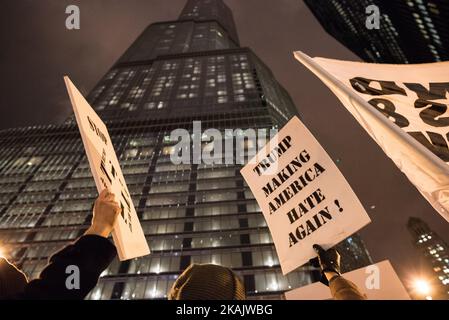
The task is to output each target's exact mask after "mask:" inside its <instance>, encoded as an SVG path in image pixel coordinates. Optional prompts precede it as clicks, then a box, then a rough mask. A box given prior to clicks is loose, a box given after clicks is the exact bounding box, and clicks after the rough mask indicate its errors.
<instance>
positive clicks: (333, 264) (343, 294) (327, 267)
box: [310, 244, 366, 300]
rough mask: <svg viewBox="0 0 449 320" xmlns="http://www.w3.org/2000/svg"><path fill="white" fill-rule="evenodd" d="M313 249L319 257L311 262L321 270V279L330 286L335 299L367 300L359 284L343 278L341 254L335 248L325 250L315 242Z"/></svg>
mask: <svg viewBox="0 0 449 320" xmlns="http://www.w3.org/2000/svg"><path fill="white" fill-rule="evenodd" d="M313 249H314V250H315V252H316V253H317V255H318V257H317V258H314V259H312V260H310V262H311V264H312V265H313V266H315V267H319V268H320V270H321V279H320V281H321V282H322V283H324V284H325V285H326V286H328V287H329V289H330V290H331V294H332V297H333V298H334V300H366V297H365V295H363V294H362V293H361V292H360V291H359V289H358V288H357V286H356V285H355V284H354V283H352V282H351V281H349V280H347V279H345V278H343V277H342V276H341V272H340V254H339V253H338V251H337V250H335V249H329V250H327V251H326V250H324V249H323V248H322V247H321V246H319V245H317V244H315V245H313Z"/></svg>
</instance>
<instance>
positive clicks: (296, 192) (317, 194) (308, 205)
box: [241, 117, 370, 274]
mask: <svg viewBox="0 0 449 320" xmlns="http://www.w3.org/2000/svg"><path fill="white" fill-rule="evenodd" d="M241 174H242V176H243V177H244V178H245V180H246V182H247V183H248V185H249V187H250V188H251V191H252V192H253V194H254V196H255V198H256V200H257V202H258V204H259V206H260V208H261V209H262V212H263V214H264V216H265V219H266V221H267V224H268V227H269V229H270V232H271V235H272V238H273V240H274V244H275V247H276V251H277V254H278V256H279V261H280V264H281V268H282V272H283V274H287V273H288V272H290V271H292V270H294V269H296V268H297V267H299V266H301V265H303V264H304V263H306V262H308V261H309V259H311V258H313V257H315V256H316V253H315V252H314V250H313V248H312V246H313V244H320V245H322V246H323V247H324V248H329V247H332V246H334V245H336V244H337V243H339V242H340V241H342V240H343V239H345V238H346V237H348V236H350V235H351V234H353V233H354V232H356V231H357V230H359V229H360V228H362V227H363V226H365V225H366V224H368V223H369V222H370V219H369V217H368V215H367V213H366V211H365V210H364V208H363V207H362V205H361V203H360V201H359V200H358V199H357V196H356V195H355V194H354V192H353V191H352V189H351V187H350V186H349V184H348V183H347V181H346V180H345V178H344V177H343V175H342V174H341V172H340V171H339V170H338V168H337V166H336V165H335V164H334V163H333V161H332V160H331V158H330V157H329V156H328V155H327V153H326V151H325V150H324V149H323V148H322V147H321V145H320V144H319V143H318V141H317V140H316V139H315V138H314V137H313V135H312V134H311V133H310V132H309V130H307V128H306V127H305V126H304V125H303V124H302V123H301V121H300V120H299V119H298V118H297V117H294V118H292V119H291V120H290V121H289V122H288V123H287V124H286V125H285V126H284V127H283V128H282V129H281V130H280V131H279V132H278V134H277V135H276V136H275V137H274V138H273V139H272V140H270V142H269V143H268V144H267V145H266V146H265V147H264V148H262V149H261V150H260V151H259V152H258V154H257V155H256V157H254V158H253V159H251V160H250V161H249V163H248V164H247V165H246V166H245V167H244V168H243V169H242V170H241Z"/></svg>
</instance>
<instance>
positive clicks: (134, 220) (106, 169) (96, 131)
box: [64, 76, 150, 261]
mask: <svg viewBox="0 0 449 320" xmlns="http://www.w3.org/2000/svg"><path fill="white" fill-rule="evenodd" d="M64 81H65V84H66V87H67V91H68V92H69V96H70V101H71V102H72V106H73V110H74V112H75V117H76V122H77V123H78V127H79V130H80V133H81V137H82V140H83V144H84V148H85V150H86V154H87V158H88V160H89V165H90V169H91V171H92V175H93V177H94V179H95V185H96V186H97V190H98V192H99V193H100V192H101V191H102V190H103V189H105V188H109V189H110V190H111V192H112V193H114V195H115V199H116V201H118V202H119V204H120V207H121V208H122V211H121V215H120V216H119V218H118V219H117V222H116V224H115V226H114V230H113V232H112V236H113V239H114V243H115V245H116V247H117V252H118V256H119V258H120V260H121V261H123V260H128V259H132V258H136V257H140V256H144V255H147V254H149V253H150V249H149V247H148V243H147V241H146V239H145V235H144V233H143V231H142V227H141V226H140V222H139V218H138V216H137V214H136V210H135V208H134V204H133V202H132V199H131V196H130V195H129V191H128V187H127V186H126V183H125V178H124V177H123V174H122V170H121V169H120V165H119V162H118V159H117V156H116V154H115V151H114V146H113V145H112V142H111V138H110V137H109V133H108V130H107V128H106V126H105V124H104V123H103V121H101V119H100V118H99V117H98V115H97V114H96V113H95V111H94V110H93V109H92V107H91V106H90V105H89V103H88V102H87V101H86V100H85V99H84V97H83V95H82V94H81V93H80V92H79V91H78V89H77V88H76V87H75V85H74V84H73V83H72V81H70V79H69V78H68V77H67V76H65V77H64Z"/></svg>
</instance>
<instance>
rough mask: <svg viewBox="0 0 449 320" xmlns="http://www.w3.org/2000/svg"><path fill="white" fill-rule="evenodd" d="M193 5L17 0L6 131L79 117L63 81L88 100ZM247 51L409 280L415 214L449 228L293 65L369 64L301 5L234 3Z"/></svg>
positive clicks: (376, 245)
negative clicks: (74, 23) (318, 60)
mask: <svg viewBox="0 0 449 320" xmlns="http://www.w3.org/2000/svg"><path fill="white" fill-rule="evenodd" d="M184 3H185V0H170V1H167V0H126V1H125V0H89V1H87V0H83V1H75V0H71V1H67V0H40V1H33V0H20V1H16V0H14V1H13V0H7V1H3V2H2V10H1V12H0V15H1V17H0V40H1V43H2V50H1V51H0V70H1V76H0V88H1V95H0V107H1V116H0V129H3V128H9V127H16V126H28V125H35V124H46V123H59V122H61V121H63V119H65V118H66V117H67V116H69V115H70V113H71V107H70V104H69V100H68V97H67V94H66V91H65V87H64V82H63V79H62V77H63V75H65V74H68V75H69V76H70V77H71V78H72V80H73V81H74V83H75V84H76V85H77V86H78V87H79V88H80V89H81V91H82V92H83V93H84V94H87V93H88V92H89V90H91V89H92V88H93V86H94V85H95V83H96V82H97V81H98V80H99V79H100V78H101V77H102V75H103V74H104V73H105V72H106V71H107V70H108V68H109V67H111V65H112V64H113V63H114V62H115V61H116V59H117V58H118V57H119V56H120V55H121V54H122V53H123V52H124V50H125V49H126V48H127V47H128V46H129V45H130V44H131V43H132V42H133V40H134V39H135V38H136V37H137V36H138V35H139V33H140V32H141V31H142V30H143V29H144V28H145V27H146V26H147V25H148V24H150V23H152V22H157V21H163V20H174V19H176V18H177V16H178V15H179V13H180V11H181V9H182V7H183V5H184ZM226 3H227V4H228V5H229V6H230V7H231V9H232V10H233V12H234V17H235V20H236V24H237V29H238V32H239V36H240V41H241V44H242V46H248V47H250V48H252V49H253V50H254V51H255V52H256V53H257V54H258V55H259V56H260V58H261V59H262V60H263V61H264V62H265V63H266V64H267V65H268V66H269V67H270V68H271V70H272V71H273V73H274V74H275V76H276V78H277V79H278V81H279V82H280V83H281V84H282V85H284V86H285V88H286V89H287V90H288V92H289V93H290V94H291V96H292V98H293V100H294V102H295V104H296V106H297V108H298V111H299V113H300V115H301V116H302V119H303V121H304V123H305V124H306V125H307V126H308V127H309V129H310V130H311V131H312V132H313V134H314V135H315V136H316V138H317V139H318V140H319V141H320V142H321V144H322V145H323V146H324V147H325V149H326V150H327V151H328V152H329V154H330V155H331V156H332V157H333V158H334V159H337V158H338V159H340V160H341V162H340V164H339V166H340V169H341V170H342V172H343V173H344V175H345V176H346V178H347V180H348V181H349V183H350V184H351V186H352V188H353V189H354V191H355V192H356V193H357V195H358V196H359V198H360V200H361V202H362V203H363V205H364V206H365V208H366V210H367V211H368V213H369V215H370V216H371V219H372V220H373V222H372V223H371V224H370V225H368V226H367V227H365V228H364V229H363V230H362V231H361V235H362V237H363V239H364V240H365V242H366V245H367V247H368V249H369V251H370V253H371V255H372V258H373V260H374V261H375V262H378V261H381V260H384V259H390V260H391V262H392V263H393V266H394V267H395V268H396V270H397V271H398V272H399V273H400V276H401V277H402V278H403V280H405V281H407V280H408V279H409V278H411V277H412V276H413V275H414V274H416V272H417V271H416V270H415V268H416V266H417V264H416V259H417V257H418V255H417V253H416V251H415V250H414V248H413V246H412V244H411V238H410V235H409V233H408V232H407V229H406V223H407V220H408V218H409V217H410V216H416V217H420V218H422V219H423V220H425V221H427V222H428V223H429V225H430V226H431V228H433V229H434V230H435V231H436V232H438V233H439V234H440V235H442V236H444V237H445V239H446V241H447V239H448V236H447V235H448V234H449V224H448V223H447V222H445V221H444V220H443V219H442V218H441V217H440V216H439V215H438V214H437V213H436V212H435V211H434V210H433V209H432V208H431V207H430V205H429V204H428V203H427V202H426V201H425V200H424V199H423V198H422V197H421V195H420V194H419V193H418V192H417V191H416V189H415V188H414V187H413V186H412V185H411V184H410V183H409V182H408V180H407V179H406V177H405V176H404V175H403V174H402V173H401V172H400V171H399V170H398V169H397V168H396V167H395V166H394V164H393V163H392V162H391V161H390V160H389V159H388V158H387V157H386V156H385V155H384V153H383V152H382V151H381V150H380V148H379V147H378V146H377V145H376V144H375V143H374V142H373V141H371V139H370V138H369V136H368V135H367V134H366V133H365V131H364V130H363V129H362V128H361V127H360V126H359V125H358V123H357V122H356V121H355V120H354V119H353V118H352V116H351V115H350V114H349V113H348V112H347V111H346V110H345V109H344V108H343V107H342V106H341V105H340V103H339V102H338V101H337V99H336V98H335V97H334V96H333V94H331V92H330V91H329V90H328V89H327V88H326V87H325V86H324V85H323V84H322V83H321V82H320V81H319V80H317V79H316V78H315V77H314V76H313V75H312V74H311V73H310V72H309V71H307V70H306V69H305V68H304V67H303V66H301V65H300V64H299V63H298V62H297V61H296V60H294V58H293V54H292V52H293V51H295V50H302V51H304V52H306V53H307V54H309V55H311V56H323V57H330V58H338V59H346V60H359V59H358V58H357V57H356V56H354V55H353V54H352V53H351V52H350V51H348V50H347V49H346V48H344V47H343V46H341V45H340V44H339V43H338V42H337V41H335V40H334V39H333V38H331V37H330V36H328V35H327V34H326V33H325V32H324V31H323V29H322V28H321V26H320V25H319V24H318V23H317V22H316V21H315V19H314V17H313V16H312V14H311V13H310V12H309V11H308V9H307V8H306V7H305V5H304V4H303V3H302V1H300V0H226ZM69 4H76V5H78V6H79V8H80V10H81V29H80V30H76V31H75V30H72V31H70V30H67V29H66V28H65V19H66V14H65V8H66V6H67V5H69Z"/></svg>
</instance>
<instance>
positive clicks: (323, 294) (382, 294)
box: [285, 260, 410, 300]
mask: <svg viewBox="0 0 449 320" xmlns="http://www.w3.org/2000/svg"><path fill="white" fill-rule="evenodd" d="M343 277H344V278H345V279H347V280H349V281H351V282H353V283H354V284H355V285H356V286H357V288H358V289H359V291H360V292H361V293H362V294H364V295H365V296H366V299H367V300H410V296H409V294H408V292H407V290H406V289H405V287H404V285H403V284H402V282H401V280H400V279H399V278H398V276H397V274H396V272H395V271H394V269H393V267H392V266H391V264H390V261H388V260H384V261H382V262H379V263H376V264H373V265H369V266H367V267H363V268H360V269H357V270H354V271H351V272H348V273H345V274H344V275H343ZM285 298H286V299H287V300H329V299H332V296H331V291H330V289H329V287H327V286H325V285H324V284H322V283H321V282H315V283H312V284H310V285H308V286H304V287H300V288H297V289H293V290H290V291H287V292H286V293H285Z"/></svg>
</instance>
